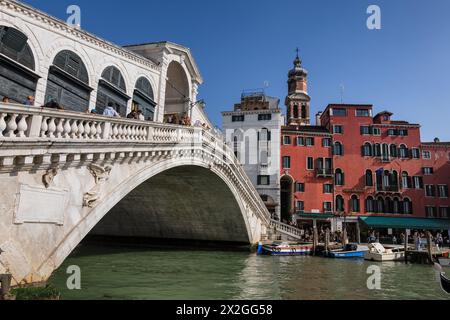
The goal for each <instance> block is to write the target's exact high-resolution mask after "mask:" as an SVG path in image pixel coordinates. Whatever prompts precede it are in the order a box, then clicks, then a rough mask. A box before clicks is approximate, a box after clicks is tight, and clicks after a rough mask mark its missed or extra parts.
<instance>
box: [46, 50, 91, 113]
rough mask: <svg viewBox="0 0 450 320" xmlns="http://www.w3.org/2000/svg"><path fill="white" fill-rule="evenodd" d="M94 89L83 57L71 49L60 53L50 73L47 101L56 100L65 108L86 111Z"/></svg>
mask: <svg viewBox="0 0 450 320" xmlns="http://www.w3.org/2000/svg"><path fill="white" fill-rule="evenodd" d="M92 90H93V89H92V88H90V87H89V76H88V72H87V69H86V66H85V65H84V63H83V61H82V60H81V58H80V57H79V56H78V55H77V54H76V53H74V52H72V51H69V50H64V51H61V52H60V53H58V54H57V55H56V57H55V59H54V61H53V65H52V66H50V70H49V73H48V81H47V91H46V94H45V103H48V102H51V101H54V102H57V103H59V104H60V105H62V106H63V107H64V109H67V110H74V111H79V112H84V111H86V110H87V109H88V108H89V99H90V95H91V91H92Z"/></svg>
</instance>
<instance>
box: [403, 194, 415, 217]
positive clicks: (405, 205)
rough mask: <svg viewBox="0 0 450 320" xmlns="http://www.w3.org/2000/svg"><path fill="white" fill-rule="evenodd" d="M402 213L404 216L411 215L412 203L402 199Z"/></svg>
mask: <svg viewBox="0 0 450 320" xmlns="http://www.w3.org/2000/svg"><path fill="white" fill-rule="evenodd" d="M403 213H404V214H413V209H412V202H411V200H410V199H408V198H405V199H403Z"/></svg>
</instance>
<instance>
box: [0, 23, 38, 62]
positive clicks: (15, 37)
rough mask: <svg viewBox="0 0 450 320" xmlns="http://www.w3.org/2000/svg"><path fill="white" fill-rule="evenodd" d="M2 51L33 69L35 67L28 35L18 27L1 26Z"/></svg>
mask: <svg viewBox="0 0 450 320" xmlns="http://www.w3.org/2000/svg"><path fill="white" fill-rule="evenodd" d="M0 53H3V54H4V55H5V56H8V57H9V58H11V59H13V60H14V61H16V62H18V63H19V64H21V65H24V66H26V67H27V68H29V69H31V70H34V69H35V61H34V56H33V52H32V51H31V48H30V46H29V45H28V37H27V36H26V35H25V34H23V33H22V32H21V31H19V30H17V29H14V28H11V27H6V26H0Z"/></svg>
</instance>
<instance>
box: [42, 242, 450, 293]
mask: <svg viewBox="0 0 450 320" xmlns="http://www.w3.org/2000/svg"><path fill="white" fill-rule="evenodd" d="M371 264H372V263H369V262H365V261H363V260H338V259H325V258H318V257H269V256H257V255H255V254H249V253H247V252H222V251H189V250H164V251H162V250H136V249H128V248H127V249H124V248H105V247H94V246H83V247H80V248H79V249H77V251H76V252H75V253H74V254H73V255H72V256H71V257H70V258H68V259H67V260H66V262H65V263H64V265H63V266H62V267H61V268H60V269H59V270H58V271H57V272H56V273H55V275H54V276H53V277H52V279H50V283H51V284H52V285H54V286H55V287H57V288H58V289H60V290H61V292H62V295H63V298H64V299H295V300H303V299H448V298H449V296H447V295H445V294H444V293H443V292H442V291H441V289H440V287H439V284H438V282H437V281H436V277H435V272H434V270H433V268H432V267H430V266H424V265H405V264H403V263H383V264H377V265H378V266H380V267H381V270H382V290H380V291H377V290H375V291H371V290H369V289H367V285H366V282H367V278H368V276H369V275H367V274H366V271H367V268H368V267H369V266H370V265H371ZM70 265H78V266H80V267H81V270H82V290H78V291H69V290H67V289H66V279H67V275H66V273H65V270H66V269H67V267H68V266H70Z"/></svg>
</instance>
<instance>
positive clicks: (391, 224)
mask: <svg viewBox="0 0 450 320" xmlns="http://www.w3.org/2000/svg"><path fill="white" fill-rule="evenodd" d="M359 219H360V221H362V222H363V223H364V224H365V225H367V226H368V227H369V228H381V229H411V230H412V229H423V230H450V220H444V219H427V218H423V219H422V218H397V217H360V218H359Z"/></svg>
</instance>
